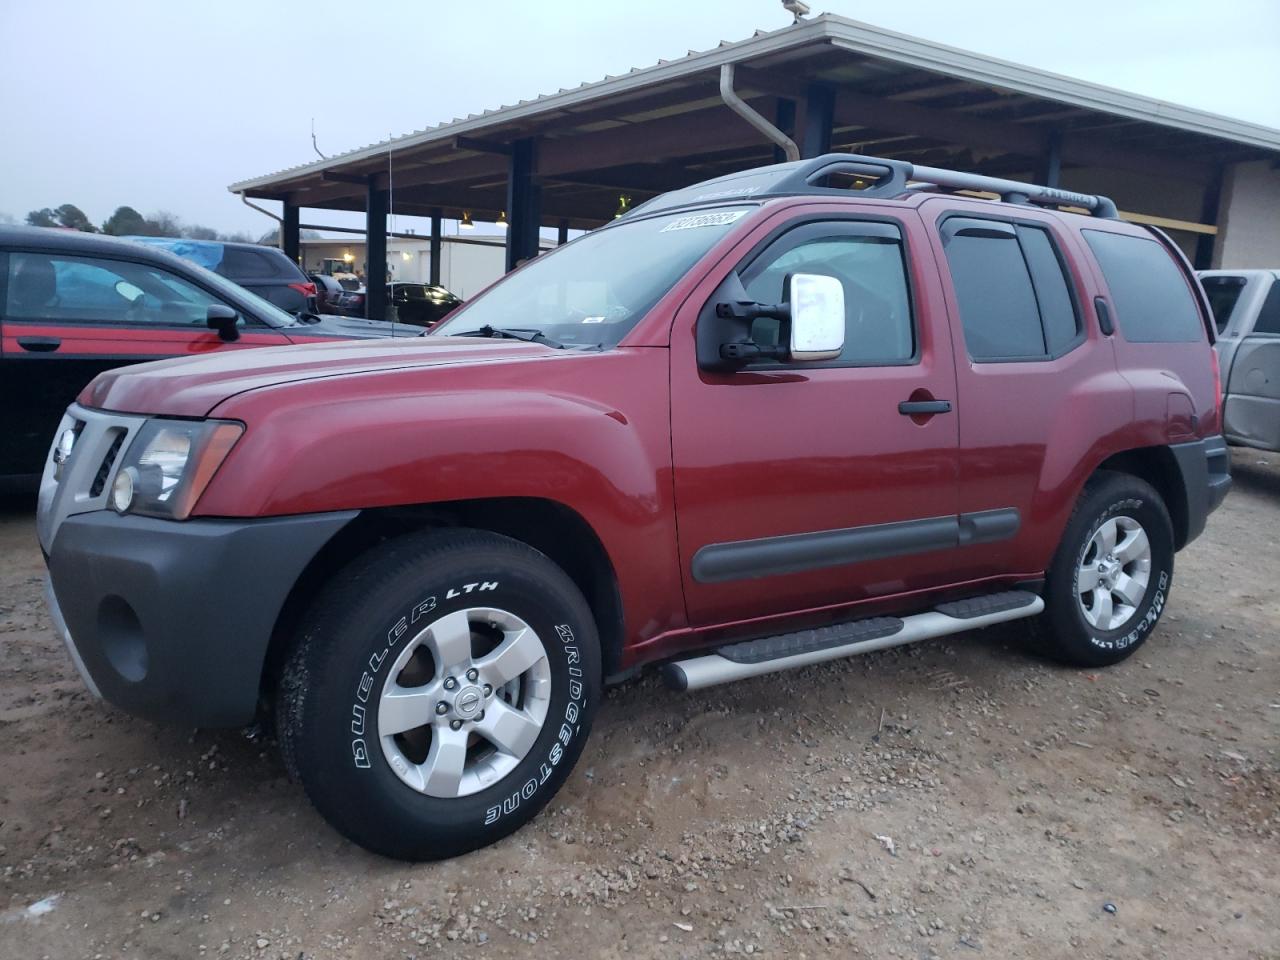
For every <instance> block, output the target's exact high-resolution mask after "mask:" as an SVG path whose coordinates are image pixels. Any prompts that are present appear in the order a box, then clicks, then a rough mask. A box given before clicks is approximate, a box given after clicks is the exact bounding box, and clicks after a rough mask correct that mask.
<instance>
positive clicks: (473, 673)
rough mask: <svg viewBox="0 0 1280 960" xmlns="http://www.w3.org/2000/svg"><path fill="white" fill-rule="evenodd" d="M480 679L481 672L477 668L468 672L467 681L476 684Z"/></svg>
mask: <svg viewBox="0 0 1280 960" xmlns="http://www.w3.org/2000/svg"><path fill="white" fill-rule="evenodd" d="M479 677H480V671H479V670H477V669H476V668H475V667H472V668H471V669H470V670H468V671H467V679H468V680H470V681H471V682H472V683H475V682H476V680H477V679H479Z"/></svg>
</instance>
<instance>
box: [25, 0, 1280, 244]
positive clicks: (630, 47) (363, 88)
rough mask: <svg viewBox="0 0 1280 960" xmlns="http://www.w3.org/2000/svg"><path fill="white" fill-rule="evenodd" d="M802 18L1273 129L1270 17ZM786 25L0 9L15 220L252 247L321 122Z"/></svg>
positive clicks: (361, 126) (680, 11)
mask: <svg viewBox="0 0 1280 960" xmlns="http://www.w3.org/2000/svg"><path fill="white" fill-rule="evenodd" d="M809 4H810V6H811V7H812V8H813V11H814V13H815V14H816V13H820V12H824V11H826V12H831V13H838V14H842V15H844V16H848V17H851V18H854V19H860V18H861V19H867V18H870V20H871V22H873V23H875V24H876V25H878V26H882V27H886V28H889V29H892V30H898V31H901V32H904V33H909V34H914V35H916V36H920V37H925V38H927V39H930V40H936V41H940V42H943V43H948V44H951V45H953V46H958V47H963V48H965V49H969V50H974V51H978V52H981V53H985V54H990V55H993V56H997V57H1001V58H1004V59H1007V60H1013V61H1016V62H1020V63H1025V64H1029V65H1032V66H1036V67H1040V68H1042V69H1046V70H1052V71H1055V72H1058V73H1063V74H1067V75H1069V76H1073V77H1078V78H1080V79H1084V80H1090V81H1093V82H1096V83H1102V84H1106V85H1108V86H1113V87H1118V88H1120V89H1123V90H1129V91H1133V92H1135V93H1141V94H1145V95H1148V96H1153V97H1158V98H1161V99H1164V100H1169V101H1173V102H1175V103H1180V104H1185V105H1189V106H1194V107H1199V108H1201V109H1205V110H1211V111H1213V112H1216V113H1222V114H1226V115H1228V116H1232V117H1238V118H1241V119H1244V120H1251V121H1254V122H1256V123H1261V124H1266V125H1268V126H1272V127H1277V128H1280V2H1277V0H1215V2H1212V3H1206V2H1204V0H1194V2H1191V0H1129V2H1118V0H1101V2H1099V0H1074V2H1071V3H1069V4H1067V3H1057V2H1054V3H1044V2H1041V3H1037V2H1034V0H967V2H963V3H960V2H956V0H915V2H913V3H879V4H870V3H866V2H865V0H860V2H854V0H809ZM1041 9H1042V10H1043V11H1044V12H1042V13H1041V12H1036V11H1038V10H1041ZM788 22H790V15H789V14H787V13H785V12H784V11H783V10H782V7H781V3H780V2H779V0H639V2H625V3H617V2H607V0H597V2H594V3H593V2H590V0H572V2H570V0H536V2H534V0H494V2H484V0H452V2H444V0H418V2H412V0H345V2H328V0H309V2H305V3H304V2H296V3H290V2H271V0H267V2H264V0H252V2H247V0H217V2H213V3H199V4H194V3H176V2H173V0H164V2H158V0H157V2H144V0H134V2H125V3H119V2H115V3H112V2H102V0H39V2H35V0H0V91H4V94H3V103H4V114H3V134H2V135H0V219H3V217H4V215H6V214H7V215H9V216H11V217H13V218H16V219H17V220H19V221H20V220H22V219H23V217H25V215H26V213H27V211H29V210H31V209H34V208H39V207H45V206H50V207H52V206H57V205H59V204H61V203H67V202H70V203H75V204H77V205H78V206H80V207H81V208H82V209H83V210H84V211H85V212H86V213H87V214H88V215H89V217H90V218H91V219H92V220H93V221H94V222H96V223H101V222H102V221H103V220H104V219H106V218H107V217H108V216H109V215H110V214H111V212H112V210H114V209H115V208H116V207H117V206H119V205H120V204H129V205H130V206H133V207H136V208H137V209H138V210H140V211H141V212H143V213H150V212H153V211H155V210H167V211H169V212H171V213H174V214H176V215H177V216H179V217H181V218H182V219H184V220H186V221H189V222H197V223H203V224H206V225H208V226H212V227H215V228H217V229H220V230H227V231H230V230H249V231H252V232H254V233H255V234H257V233H260V232H262V231H264V230H266V229H267V228H269V227H271V226H272V222H271V221H268V220H267V219H266V218H265V217H263V216H262V215H261V214H258V213H254V212H253V211H251V210H248V209H247V208H245V207H244V206H243V205H241V203H240V202H239V200H237V199H236V198H235V197H234V196H232V195H231V194H229V193H227V190H226V187H227V184H228V183H231V182H233V181H235V180H241V179H245V178H248V177H253V176H258V175H260V174H264V173H268V172H271V171H274V170H278V169H280V168H282V167H286V166H293V165H295V164H299V163H304V162H307V161H309V160H313V159H316V157H315V154H314V153H313V152H312V148H311V139H310V132H311V119H312V117H314V118H315V128H316V134H317V138H318V140H319V144H320V149H321V150H323V151H324V152H325V153H327V154H335V153H338V152H341V151H344V150H349V149H351V148H354V147H359V146H363V145H365V144H368V143H371V142H374V141H377V140H382V139H385V138H386V137H387V136H388V135H390V134H392V133H394V134H396V135H399V134H402V133H407V132H409V131H412V130H416V129H421V128H422V127H424V126H427V125H429V124H434V123H437V122H440V121H442V120H449V119H451V118H453V117H455V116H465V115H466V114H468V113H471V112H478V111H480V110H483V109H486V108H489V107H495V106H498V105H500V104H502V103H513V102H515V101H516V100H519V99H522V98H524V99H527V98H530V97H533V96H536V95H537V94H540V93H547V92H554V91H555V90H557V89H559V88H560V87H568V86H576V85H577V84H578V83H580V82H582V81H584V80H598V79H600V78H601V77H603V76H604V75H605V74H606V73H611V74H616V73H621V72H624V71H626V70H628V69H629V68H631V67H633V66H648V65H651V64H653V63H654V62H656V61H657V60H658V59H659V58H666V59H671V58H674V57H678V56H682V55H683V54H684V53H685V52H686V51H687V50H688V49H691V48H692V49H696V50H701V49H705V48H707V47H711V46H714V45H715V44H716V43H717V42H719V41H720V40H722V39H725V40H739V39H742V38H745V37H747V36H750V34H751V33H752V31H753V30H755V29H756V28H764V29H773V28H775V27H780V26H783V25H785V24H787V23H788ZM323 216H329V215H328V214H324V215H323ZM331 222H336V220H332V221H331Z"/></svg>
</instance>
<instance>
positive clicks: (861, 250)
mask: <svg viewBox="0 0 1280 960" xmlns="http://www.w3.org/2000/svg"><path fill="white" fill-rule="evenodd" d="M864 229H865V230H866V232H863V230H864ZM839 231H840V227H839V226H838V225H833V224H813V225H807V226H803V227H798V228H796V231H795V232H794V235H793V236H789V237H788V236H784V237H783V238H782V240H780V241H779V243H778V248H779V252H777V253H773V252H772V251H766V252H765V254H764V255H763V257H761V258H760V259H758V260H756V261H754V262H752V263H751V264H750V265H749V266H748V267H747V268H746V269H745V270H744V271H743V274H742V282H743V286H744V287H745V288H746V291H747V296H748V297H750V298H751V299H752V300H755V301H757V302H758V303H781V302H782V301H783V300H785V299H786V288H787V278H788V277H789V276H791V275H792V274H796V273H816V274H820V275H822V276H827V277H835V278H836V279H837V280H839V281H840V283H841V286H843V287H844V307H845V338H844V350H843V352H841V354H840V356H839V358H838V359H836V360H833V361H831V362H832V363H834V364H893V363H909V362H910V361H911V359H912V357H914V356H915V332H914V328H913V325H912V319H911V296H910V293H909V290H908V286H907V270H906V261H905V259H904V256H903V247H902V234H901V232H900V231H899V230H898V228H897V227H894V226H890V225H888V224H867V225H865V226H864V225H860V224H850V225H849V228H848V232H839ZM780 326H781V324H780V323H779V321H777V320H769V319H764V320H757V321H756V322H755V325H754V327H753V328H752V338H753V339H754V340H755V341H756V343H759V344H762V345H776V344H777V343H778V339H779V337H780V335H781V330H780Z"/></svg>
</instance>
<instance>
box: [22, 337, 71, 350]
mask: <svg viewBox="0 0 1280 960" xmlns="http://www.w3.org/2000/svg"><path fill="white" fill-rule="evenodd" d="M18 346H20V347H21V348H22V349H23V350H29V351H31V352H32V353H49V352H50V351H52V350H57V349H58V348H59V347H60V346H62V341H61V340H60V339H58V338H57V337H19V338H18Z"/></svg>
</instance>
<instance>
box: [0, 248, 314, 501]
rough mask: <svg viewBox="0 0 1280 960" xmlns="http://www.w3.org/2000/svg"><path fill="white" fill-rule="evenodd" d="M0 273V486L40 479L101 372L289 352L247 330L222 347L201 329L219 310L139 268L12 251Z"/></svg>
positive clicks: (259, 331)
mask: <svg viewBox="0 0 1280 960" xmlns="http://www.w3.org/2000/svg"><path fill="white" fill-rule="evenodd" d="M6 260H7V263H6V262H5V261H6ZM0 272H3V276H0V281H3V282H2V283H0V293H2V294H3V295H2V296H0V364H3V375H0V411H2V412H0V417H2V418H3V421H2V423H0V433H2V434H3V439H4V442H3V443H2V444H0V477H13V476H31V475H38V474H39V473H40V472H41V471H42V470H43V465H44V458H45V455H46V454H47V453H48V450H49V445H50V444H51V443H52V442H53V431H54V430H55V429H56V428H57V426H58V421H59V420H60V419H61V417H62V414H63V411H65V410H66V408H67V406H68V405H69V404H70V403H71V402H72V401H73V400H75V398H76V396H77V394H79V392H80V391H81V390H82V389H84V387H85V386H86V385H87V384H88V383H89V381H90V380H92V379H93V378H94V377H96V376H97V375H98V374H99V373H101V372H102V371H104V370H109V369H111V368H113V367H119V366H123V365H125V364H129V363H137V362H140V361H143V360H159V359H162V358H164V357H174V356H193V355H199V354H203V353H208V352H210V351H213V350H222V349H225V348H227V347H257V346H267V345H276V344H286V343H288V342H289V341H288V340H287V338H286V337H285V336H284V335H283V334H282V333H279V332H277V331H275V330H272V329H270V328H268V327H265V326H262V325H260V324H259V323H258V322H257V321H252V322H245V324H244V326H243V327H242V334H241V337H240V339H239V340H237V341H235V342H234V343H231V344H227V343H224V342H223V341H222V340H221V339H220V338H219V337H218V335H217V334H216V333H215V332H214V331H212V330H210V329H209V328H208V326H207V325H206V322H205V321H206V317H207V314H208V310H209V306H210V305H211V304H215V303H219V304H220V303H224V301H222V300H220V299H219V298H218V297H216V296H214V295H213V294H212V293H210V292H208V291H207V290H204V289H203V288H201V287H198V286H196V285H195V284H193V283H191V282H189V281H188V280H186V279H184V278H183V277H180V276H178V275H177V274H174V273H170V272H169V271H167V270H164V269H163V268H161V267H157V266H155V265H153V264H149V263H141V262H134V261H130V260H125V259H116V258H108V257H84V256H77V255H72V254H64V253H62V252H55V251H35V250H21V251H20V250H12V251H9V252H8V253H7V254H0ZM226 305H227V306H230V304H226Z"/></svg>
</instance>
